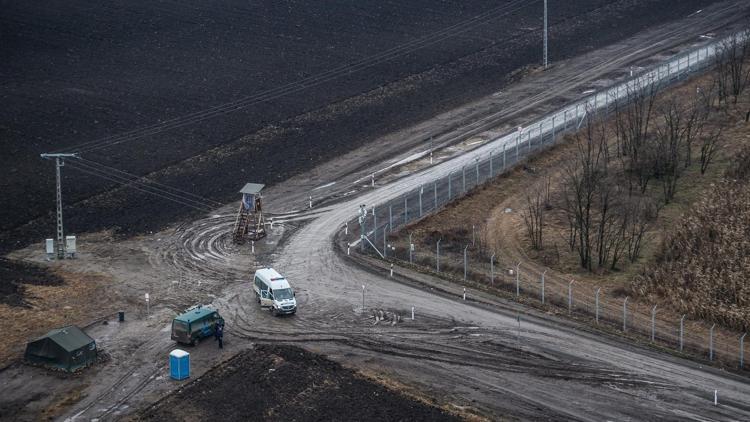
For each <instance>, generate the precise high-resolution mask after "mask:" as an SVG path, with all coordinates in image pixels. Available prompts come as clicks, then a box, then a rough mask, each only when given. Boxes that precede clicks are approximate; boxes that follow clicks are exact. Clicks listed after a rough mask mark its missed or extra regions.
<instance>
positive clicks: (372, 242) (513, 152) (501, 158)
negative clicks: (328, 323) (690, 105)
mask: <svg viewBox="0 0 750 422" xmlns="http://www.w3.org/2000/svg"><path fill="white" fill-rule="evenodd" d="M732 39H740V40H745V39H747V33H745V32H743V33H741V34H735V35H732V36H729V37H727V38H724V39H720V40H717V41H714V42H712V43H710V44H707V45H704V46H701V47H699V48H696V49H692V50H690V51H687V52H683V53H681V54H678V55H676V56H673V57H671V58H670V59H668V60H667V61H665V62H663V63H660V64H657V65H654V66H651V67H649V68H645V69H642V70H640V71H639V72H638V73H637V74H635V75H634V74H633V73H632V71H631V76H630V77H629V78H628V79H627V80H625V81H623V82H621V83H619V84H617V85H615V86H613V87H610V88H607V89H604V90H601V91H598V92H595V93H593V94H591V95H589V96H587V97H585V98H583V99H581V100H579V101H577V102H575V103H572V104H569V105H567V106H565V107H563V108H562V109H559V110H557V111H556V112H554V113H552V114H550V115H547V116H545V117H543V118H541V119H538V120H534V121H531V122H529V123H528V124H526V125H525V126H523V127H519V128H518V130H517V131H513V132H511V133H507V134H505V135H502V136H500V137H498V138H495V139H493V140H491V141H488V142H487V143H485V144H484V145H482V146H481V147H479V148H477V149H476V151H479V150H481V151H483V153H482V154H481V155H478V154H475V156H476V158H475V159H474V162H473V163H471V164H468V165H458V166H454V167H452V168H449V169H448V170H447V171H446V172H445V173H443V174H441V175H439V177H436V178H434V179H433V180H431V181H430V182H428V183H421V184H419V185H416V186H414V188H413V189H411V190H409V191H407V192H406V193H404V194H403V195H401V196H398V197H395V198H392V199H390V200H388V201H386V202H383V203H380V204H377V205H374V206H369V207H365V206H361V207H360V209H359V210H358V211H359V216H358V217H355V218H354V219H353V220H350V221H348V222H346V223H345V224H344V226H345V227H344V230H345V236H344V241H345V242H347V244H348V245H349V248H348V249H356V250H358V251H360V252H363V253H373V254H375V255H377V256H379V257H380V258H383V259H397V260H402V261H404V262H410V263H412V264H414V265H419V266H422V267H423V268H424V269H425V270H429V271H432V272H434V273H436V274H439V275H440V276H442V277H446V278H451V279H455V280H456V281H459V282H462V283H464V284H465V285H471V284H475V285H483V286H484V287H485V288H487V289H495V290H500V291H503V290H504V291H506V294H510V295H511V296H512V297H515V298H517V299H518V300H524V301H527V302H529V301H535V302H537V304H538V305H544V306H546V305H557V306H559V307H561V308H562V309H563V310H564V309H567V312H568V313H570V314H571V315H574V314H575V315H577V316H579V317H585V318H589V319H590V320H591V322H592V323H594V324H598V325H605V324H606V325H609V326H610V327H612V328H614V329H616V330H617V331H619V332H621V333H623V334H629V335H633V334H634V335H637V336H641V337H645V338H647V339H648V340H649V341H650V342H651V343H654V344H656V345H659V346H662V347H667V348H669V349H672V350H675V351H677V352H682V353H689V354H694V355H698V356H701V357H704V358H706V359H707V360H709V361H713V362H716V361H719V362H722V363H725V364H726V365H727V366H732V367H739V368H743V367H744V363H745V362H744V340H745V335H742V336H741V337H739V338H737V337H734V338H730V337H728V336H727V335H726V333H724V332H722V333H721V334H719V332H718V330H716V329H715V326H711V327H710V328H708V327H706V326H705V325H704V324H703V323H700V322H696V321H687V320H685V316H684V315H683V316H682V318H680V319H679V320H677V321H675V320H672V319H668V318H663V317H661V315H660V313H659V309H658V308H657V307H655V306H654V307H648V308H646V307H645V306H646V305H644V304H641V303H633V302H630V301H629V300H628V298H612V297H611V296H605V295H603V294H602V292H601V289H596V290H593V288H592V287H585V286H583V285H576V284H575V282H571V281H570V280H563V279H560V278H557V277H552V276H547V277H546V275H545V274H544V273H541V274H540V273H538V272H533V271H525V270H524V264H523V263H509V262H497V261H495V256H494V255H491V256H487V255H488V252H486V251H485V252H483V251H479V250H477V248H476V247H475V246H472V245H471V244H467V245H456V244H450V243H449V242H448V241H447V240H445V241H442V240H440V239H437V240H435V244H434V245H429V246H427V245H420V247H419V248H417V247H416V245H414V244H413V243H412V241H411V238H410V236H409V239H408V242H407V241H406V240H405V239H399V236H401V237H405V236H406V233H403V232H399V229H402V228H404V227H406V226H407V225H409V224H411V223H413V222H415V221H417V220H420V219H422V218H424V217H426V216H428V215H431V214H433V213H436V212H437V211H439V210H440V209H442V208H443V207H445V206H446V205H447V204H449V203H451V202H453V201H455V200H457V199H459V198H461V197H463V196H465V195H466V194H467V193H468V192H469V191H471V190H472V189H473V188H475V187H477V186H480V185H482V184H484V183H485V182H487V181H490V180H492V179H494V178H495V177H496V176H499V175H501V174H503V173H505V172H507V171H508V170H509V169H511V168H513V167H515V166H517V165H518V164H520V163H522V162H523V161H524V160H525V159H527V158H529V157H531V156H533V155H536V154H538V153H539V152H541V151H544V150H546V149H547V148H549V147H551V146H553V145H555V144H556V143H558V142H559V141H560V140H561V139H562V136H563V135H564V134H566V133H572V132H576V131H577V130H578V129H579V128H580V127H581V126H582V125H583V124H584V122H585V120H586V118H587V117H589V116H590V115H592V114H598V115H601V114H608V113H610V112H612V111H613V110H614V109H615V107H617V106H619V105H623V104H625V103H626V102H627V100H628V98H631V97H630V95H631V94H632V93H633V92H635V91H638V90H643V89H646V87H649V88H650V87H655V88H657V89H663V88H665V87H668V86H671V85H674V84H676V83H679V82H681V81H683V80H685V79H686V78H688V77H689V76H690V75H693V74H696V73H699V72H702V71H703V70H705V69H706V68H708V67H710V66H712V64H713V63H714V58H715V56H716V53H717V50H718V49H719V48H720V45H721V43H723V42H725V41H730V40H732ZM484 152H486V153H484ZM441 242H442V244H441ZM454 243H455V241H454ZM473 243H475V242H473ZM397 245H398V247H397ZM404 245H406V246H404ZM441 248H442V249H441ZM446 252H449V253H446ZM511 270H512V271H511ZM519 270H520V271H519Z"/></svg>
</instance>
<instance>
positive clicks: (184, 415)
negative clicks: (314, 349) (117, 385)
mask: <svg viewBox="0 0 750 422" xmlns="http://www.w3.org/2000/svg"><path fill="white" fill-rule="evenodd" d="M237 386H242V388H237ZM133 419H134V420H144V421H163V420H186V419H188V420H243V421H245V420H252V421H261V420H263V421H343V420H347V421H349V420H357V421H378V422H380V421H454V420H460V419H458V418H456V417H454V416H452V415H450V414H447V413H446V412H444V411H442V410H441V409H438V408H436V407H433V406H429V405H426V404H424V403H421V402H418V401H415V400H413V399H411V398H408V397H406V396H404V395H402V394H399V393H397V392H394V391H391V390H389V389H387V388H385V387H383V386H381V385H379V384H376V383H373V382H372V381H369V380H367V379H365V378H363V377H361V376H359V375H357V374H356V373H355V372H353V371H352V370H349V369H346V368H343V367H342V366H341V365H339V364H338V363H335V362H332V361H330V360H327V359H325V358H323V357H321V356H319V355H316V354H313V353H310V352H307V351H305V350H303V349H300V348H297V347H293V346H283V345H282V346H277V345H259V346H257V347H256V348H255V349H252V350H247V351H244V352H242V353H240V354H238V355H237V356H235V357H233V358H232V359H230V360H229V361H227V362H225V363H222V364H221V365H219V366H218V367H216V368H214V369H212V370H211V371H209V372H207V373H206V374H205V375H203V376H202V377H200V378H198V379H196V380H195V381H193V382H191V383H190V384H188V385H186V386H185V387H183V388H181V389H179V390H177V391H176V392H174V393H172V394H170V395H168V396H166V397H165V398H163V399H161V400H160V401H159V402H158V403H156V404H155V405H153V406H151V407H149V408H147V409H145V410H144V411H142V412H141V413H139V414H138V415H136V416H135V417H134V418H133Z"/></svg>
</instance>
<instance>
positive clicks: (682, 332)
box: [680, 315, 685, 352]
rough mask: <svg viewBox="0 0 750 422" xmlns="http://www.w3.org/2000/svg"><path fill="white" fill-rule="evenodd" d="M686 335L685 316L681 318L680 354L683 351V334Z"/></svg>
mask: <svg viewBox="0 0 750 422" xmlns="http://www.w3.org/2000/svg"><path fill="white" fill-rule="evenodd" d="M684 333H685V315H683V316H682V317H680V352H681V351H682V346H683V344H684V343H683V342H682V340H683V334H684Z"/></svg>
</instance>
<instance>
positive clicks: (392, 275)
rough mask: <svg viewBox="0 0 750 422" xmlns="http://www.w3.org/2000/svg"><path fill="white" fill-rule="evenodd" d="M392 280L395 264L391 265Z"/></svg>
mask: <svg viewBox="0 0 750 422" xmlns="http://www.w3.org/2000/svg"><path fill="white" fill-rule="evenodd" d="M391 278H393V264H391Z"/></svg>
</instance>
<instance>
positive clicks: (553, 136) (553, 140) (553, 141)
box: [552, 115, 556, 144]
mask: <svg viewBox="0 0 750 422" xmlns="http://www.w3.org/2000/svg"><path fill="white" fill-rule="evenodd" d="M555 117H556V115H553V116H552V143H553V144H554V143H555Z"/></svg>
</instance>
